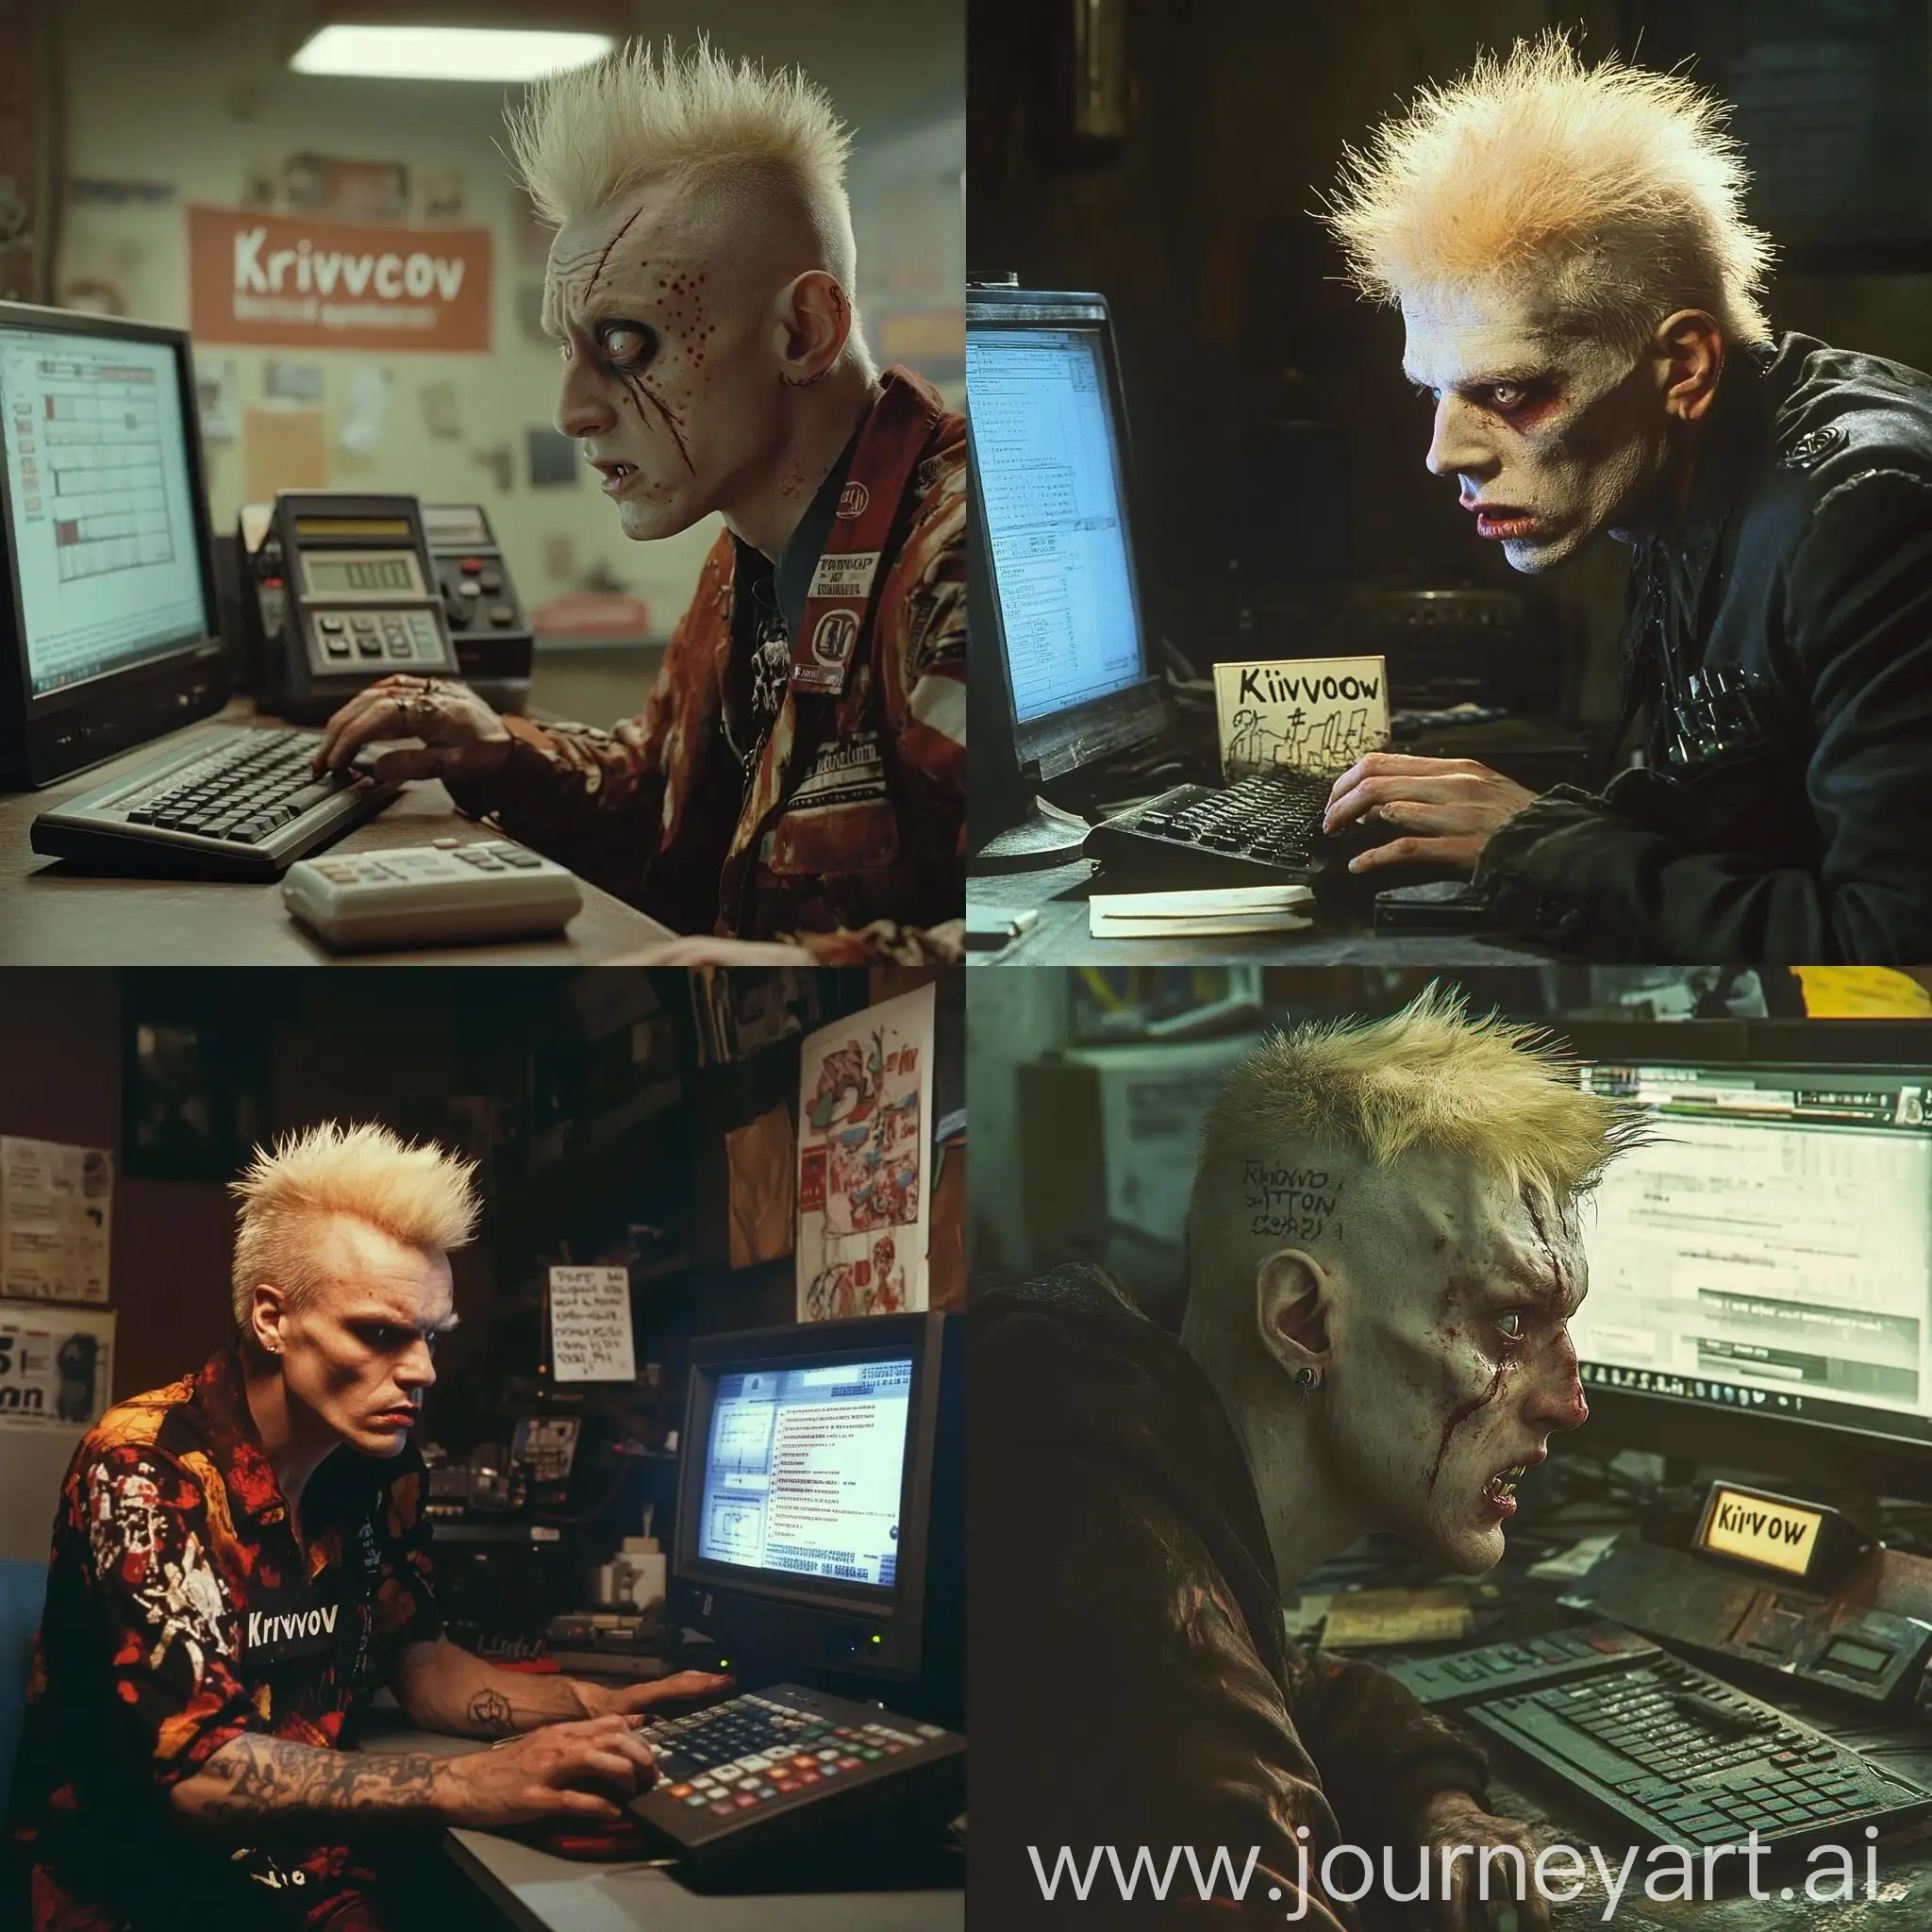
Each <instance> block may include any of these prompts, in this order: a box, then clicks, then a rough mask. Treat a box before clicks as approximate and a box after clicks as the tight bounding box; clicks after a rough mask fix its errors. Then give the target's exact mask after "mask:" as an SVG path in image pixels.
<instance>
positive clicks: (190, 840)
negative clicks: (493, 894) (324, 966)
mask: <svg viewBox="0 0 1932 1932" xmlns="http://www.w3.org/2000/svg"><path fill="white" fill-rule="evenodd" d="M321 741H322V734H321V733H320V732H319V731H291V730H281V729H275V730H271V729H259V730H257V729H251V728H249V727H247V726H231V727H225V728H223V729H221V730H219V731H217V732H214V733H212V734H210V735H208V736H205V737H202V738H198V739H196V740H195V741H194V742H193V743H192V744H189V745H185V746H183V747H182V748H180V749H179V750H177V751H173V752H170V753H168V754H167V755H166V756H165V757H162V758H155V759H152V760H151V761H150V762H149V763H147V764H144V765H142V766H141V767H140V768H139V769H138V770H137V771H134V772H130V773H129V774H127V775H126V776H125V777H122V778H117V779H115V780H114V781H113V782H112V783H111V784H108V785H101V786H97V787H96V788H95V789H94V790H93V791H88V792H83V793H82V794H81V796H79V797H78V798H72V799H69V800H67V801H66V803H64V804H62V805H56V806H50V807H49V808H47V809H46V810H45V811H43V812H42V813H41V815H40V816H39V817H38V818H37V819H35V821H34V825H33V847H34V850H35V851H36V852H41V853H44V854H46V855H47V856H48V857H49V858H71V859H75V860H77V861H79V862H80V863H82V864H85V865H89V866H92V867H95V868H97V869H100V870H102V871H114V872H127V873H160V874H176V875H186V876H189V877H192V878H231V879H274V878H278V877H279V876H280V875H281V874H282V873H284V872H285V871H287V869H288V868H289V867H290V866H291V865H292V864H294V862H295V861H296V860H297V859H298V858H306V857H307V856H308V854H309V853H311V852H313V851H314V850H316V848H317V847H318V846H321V845H325V844H327V843H328V841H330V840H332V839H335V838H339V837H340V836H341V834H342V833H344V832H346V831H348V830H349V829H350V828H351V827H352V826H354V825H358V824H361V823H362V822H363V821H364V820H366V819H371V818H374V817H375V814H376V813H377V812H379V811H380V810H381V809H382V808H384V807H385V806H386V805H388V804H389V802H390V801H391V799H392V798H394V797H395V795H396V792H397V791H398V789H399V788H398V787H396V786H394V785H375V784H372V783H371V782H370V781H369V780H368V779H367V778H364V777H359V776H358V775H357V774H354V773H352V772H347V771H342V772H332V773H329V774H326V775H325V776H323V777H317V776H316V775H315V773H314V771H313V769H312V760H313V758H314V756H315V748H316V746H317V745H318V744H320V743H321Z"/></svg>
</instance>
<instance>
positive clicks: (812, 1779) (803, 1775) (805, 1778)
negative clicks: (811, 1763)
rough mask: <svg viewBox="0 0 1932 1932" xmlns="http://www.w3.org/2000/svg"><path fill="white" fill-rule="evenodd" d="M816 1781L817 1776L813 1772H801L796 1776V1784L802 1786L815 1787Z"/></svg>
mask: <svg viewBox="0 0 1932 1932" xmlns="http://www.w3.org/2000/svg"><path fill="white" fill-rule="evenodd" d="M818 1781H819V1774H818V1773H817V1772H815V1771H801V1772H800V1773H799V1774H798V1782H799V1783H800V1784H802V1785H815V1784H817V1783H818Z"/></svg>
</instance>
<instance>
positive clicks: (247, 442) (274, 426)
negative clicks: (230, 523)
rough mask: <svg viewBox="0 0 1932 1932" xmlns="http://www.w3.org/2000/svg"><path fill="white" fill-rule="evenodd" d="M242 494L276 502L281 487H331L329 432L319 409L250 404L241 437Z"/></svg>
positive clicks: (250, 497) (268, 501)
mask: <svg viewBox="0 0 1932 1932" xmlns="http://www.w3.org/2000/svg"><path fill="white" fill-rule="evenodd" d="M242 459H243V463H244V465H245V467H246V471H247V483H246V486H245V488H244V490H243V492H242V493H243V496H244V498H245V500H246V501H248V502H250V503H271V502H273V501H274V500H275V492H276V491H278V490H326V489H327V488H328V438H327V435H326V433H325V419H324V417H323V413H322V411H321V410H320V409H250V410H249V411H248V413H247V417H246V421H245V425H244V427H243V430H242Z"/></svg>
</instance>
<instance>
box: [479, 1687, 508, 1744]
mask: <svg viewBox="0 0 1932 1932" xmlns="http://www.w3.org/2000/svg"><path fill="white" fill-rule="evenodd" d="M469 1718H470V1727H471V1729H472V1730H473V1731H474V1732H477V1733H480V1734H481V1735H482V1736H483V1737H486V1738H507V1737H508V1736H509V1735H510V1733H511V1732H512V1731H514V1730H515V1729H516V1727H517V1724H516V1717H515V1714H514V1713H513V1712H512V1711H511V1709H510V1704H509V1699H508V1697H506V1696H505V1695H504V1694H503V1692H502V1691H477V1693H476V1694H475V1696H474V1697H473V1698H471V1699H470V1709H469Z"/></svg>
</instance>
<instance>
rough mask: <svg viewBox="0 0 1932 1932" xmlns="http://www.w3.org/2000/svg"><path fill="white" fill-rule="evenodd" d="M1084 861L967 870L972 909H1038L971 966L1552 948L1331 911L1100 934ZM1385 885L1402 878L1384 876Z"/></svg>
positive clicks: (1443, 957) (1354, 962)
mask: <svg viewBox="0 0 1932 1932" xmlns="http://www.w3.org/2000/svg"><path fill="white" fill-rule="evenodd" d="M1093 874H1094V866H1093V862H1092V861H1091V859H1086V858H1076V859H1074V861H1073V863H1071V864H1069V865H1057V866H1054V867H1053V868H1052V869H1051V870H1049V871H1044V872H1015V873H994V874H974V875H971V876H969V877H968V878H967V881H966V906H967V909H968V911H969V912H977V911H980V910H986V911H991V912H1005V913H1015V912H1025V911H1031V912H1037V913H1038V914H1039V924H1037V925H1035V926H1034V927H1033V928H1032V930H1031V931H1030V932H1026V933H1023V934H1022V935H1021V936H1020V938H1018V939H1017V940H1014V941H1010V942H1009V943H1008V944H1007V945H1005V946H1003V947H1001V948H1000V950H999V951H998V952H986V953H978V952H975V953H973V954H971V955H969V958H970V961H971V963H972V964H973V965H974V966H1203V965H1209V964H1216V963H1223V962H1232V963H1239V964H1244V965H1270V966H1539V965H1541V964H1543V963H1544V962H1545V961H1546V960H1548V959H1549V958H1551V955H1549V954H1548V953H1544V952H1539V951H1537V950H1535V949H1533V948H1531V947H1529V946H1525V945H1524V944H1522V943H1521V942H1520V941H1510V940H1504V939H1490V938H1487V937H1485V936H1484V935H1482V934H1479V933H1457V932H1413V933H1400V934H1394V933H1377V932H1374V931H1373V930H1371V929H1370V928H1369V927H1367V926H1366V925H1362V924H1356V925H1346V924H1340V923H1338V922H1337V920H1336V919H1335V918H1334V916H1333V915H1331V914H1323V915H1320V916H1318V918H1317V919H1316V922H1315V924H1312V925H1309V926H1307V927H1305V928H1303V929H1302V930H1301V931H1299V932H1265V933H1249V934H1242V935H1240V936H1237V937H1234V938H1227V937H1217V938H1192V939H1172V940H1097V939H1094V938H1093V937H1092V935H1091V933H1090V932H1089V931H1088V929H1087V900H1088V895H1089V893H1090V891H1091V887H1092V883H1093ZM1390 883H1391V885H1395V884H1400V883H1401V882H1400V880H1399V879H1396V878H1393V877H1391V880H1390Z"/></svg>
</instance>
